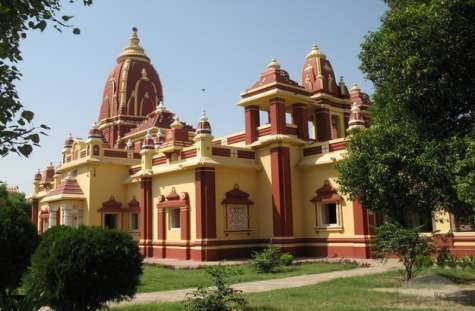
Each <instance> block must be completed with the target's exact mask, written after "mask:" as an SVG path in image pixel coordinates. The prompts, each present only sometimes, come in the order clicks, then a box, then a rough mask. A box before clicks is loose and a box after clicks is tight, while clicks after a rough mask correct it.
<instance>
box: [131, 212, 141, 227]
mask: <svg viewBox="0 0 475 311" xmlns="http://www.w3.org/2000/svg"><path fill="white" fill-rule="evenodd" d="M129 229H130V230H131V231H137V230H139V214H138V213H130V219H129Z"/></svg>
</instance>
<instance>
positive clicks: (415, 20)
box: [360, 0, 475, 138]
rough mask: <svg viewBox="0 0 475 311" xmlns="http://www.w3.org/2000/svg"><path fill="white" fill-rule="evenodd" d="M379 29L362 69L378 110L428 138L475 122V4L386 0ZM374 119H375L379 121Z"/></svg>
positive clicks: (367, 44) (369, 40)
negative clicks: (402, 121)
mask: <svg viewBox="0 0 475 311" xmlns="http://www.w3.org/2000/svg"><path fill="white" fill-rule="evenodd" d="M386 3H387V4H388V6H389V10H388V11H387V12H386V14H385V15H384V16H383V17H382V19H381V22H382V23H381V26H380V27H379V29H378V30H377V31H375V32H371V33H369V35H368V36H366V38H365V40H364V41H363V43H362V50H361V53H360V59H361V62H362V64H361V69H362V70H363V72H364V73H365V74H366V77H367V78H368V79H369V80H371V81H372V82H373V83H374V86H375V92H374V101H375V104H376V105H375V106H376V107H377V108H378V109H387V110H388V111H387V112H389V113H390V114H391V115H392V118H393V119H394V120H396V118H398V117H399V118H402V119H403V120H408V121H409V122H410V123H411V124H413V125H414V126H415V127H416V130H417V132H418V133H420V134H421V135H423V136H426V137H429V138H448V137H452V136H454V135H460V134H465V133H468V132H470V130H471V129H472V128H473V125H474V123H475V109H474V98H475V75H474V74H473V73H474V72H475V32H474V31H473V25H474V24H475V0H410V1H408V0H406V1H401V0H386ZM379 116H380V115H379V114H376V119H377V118H378V117H379Z"/></svg>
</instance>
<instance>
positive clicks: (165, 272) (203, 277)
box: [138, 262, 357, 293]
mask: <svg viewBox="0 0 475 311" xmlns="http://www.w3.org/2000/svg"><path fill="white" fill-rule="evenodd" d="M355 267H357V265H356V264H352V263H326V262H317V263H305V264H301V265H295V266H291V267H284V268H281V270H280V271H278V272H274V273H257V272H255V271H254V270H253V269H252V268H251V267H250V266H249V265H241V266H230V269H231V270H233V271H236V272H237V274H236V275H234V276H232V277H230V278H229V281H230V282H231V283H233V284H234V283H241V282H248V281H258V280H268V279H276V278H285V277H289V276H296V275H303V274H316V273H324V272H331V271H339V270H348V269H353V268H355ZM208 284H210V283H209V278H208V275H207V274H206V270H205V269H204V268H198V269H191V270H182V269H181V270H178V269H177V270H174V269H170V268H165V267H161V266H145V267H144V272H143V275H142V278H141V285H140V286H139V288H138V292H139V293H144V292H156V291H163V290H172V289H179V288H194V287H198V286H200V285H208Z"/></svg>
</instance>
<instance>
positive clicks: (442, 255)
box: [437, 246, 453, 267]
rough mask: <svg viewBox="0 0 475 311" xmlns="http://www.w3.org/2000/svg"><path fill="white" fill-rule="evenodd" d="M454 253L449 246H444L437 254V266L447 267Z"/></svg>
mask: <svg viewBox="0 0 475 311" xmlns="http://www.w3.org/2000/svg"><path fill="white" fill-rule="evenodd" d="M451 257H453V256H452V254H451V253H450V251H449V249H448V247H447V246H444V247H442V248H441V249H440V250H439V251H438V254H437V266H439V267H445V266H446V265H447V264H448V262H449V260H450V259H451Z"/></svg>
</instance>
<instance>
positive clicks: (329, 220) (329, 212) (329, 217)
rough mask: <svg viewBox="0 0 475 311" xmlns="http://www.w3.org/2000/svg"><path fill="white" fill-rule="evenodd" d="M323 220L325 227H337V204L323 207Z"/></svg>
mask: <svg viewBox="0 0 475 311" xmlns="http://www.w3.org/2000/svg"><path fill="white" fill-rule="evenodd" d="M322 220H323V224H324V225H337V224H338V220H337V216H336V203H329V204H325V205H323V209H322Z"/></svg>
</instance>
